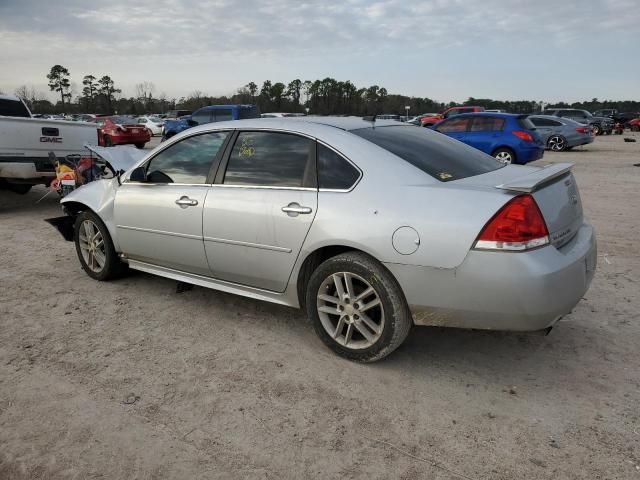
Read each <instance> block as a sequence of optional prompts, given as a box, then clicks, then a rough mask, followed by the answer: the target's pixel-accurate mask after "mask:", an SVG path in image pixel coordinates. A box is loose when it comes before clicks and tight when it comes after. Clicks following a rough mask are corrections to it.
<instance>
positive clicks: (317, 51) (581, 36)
mask: <svg viewBox="0 0 640 480" xmlns="http://www.w3.org/2000/svg"><path fill="white" fill-rule="evenodd" d="M637 7H638V5H637V2H636V0H590V1H589V2H584V1H581V0H564V1H562V2H559V1H557V0H535V1H532V0H511V1H505V0H421V1H419V2H411V1H406V0H378V1H370V0H324V1H321V0H319V1H310V0H298V1H295V0H291V1H290V0H270V1H269V2H264V1H261V0H242V1H239V0H203V1H187V0H136V1H135V2H131V1H129V0H110V1H109V2H87V1H86V0H65V1H64V2H55V4H54V3H53V2H48V1H44V0H42V1H37V0H0V48H1V49H2V50H1V51H2V52H3V57H4V58H3V63H4V64H10V65H16V66H19V65H26V64H31V66H32V65H33V64H34V62H35V63H39V68H40V69H41V70H48V68H49V67H50V65H49V64H51V63H52V61H51V59H52V58H57V59H60V60H59V61H57V63H63V64H64V62H65V61H66V62H68V63H72V62H74V61H77V59H83V60H84V64H86V65H87V68H93V65H107V66H109V68H112V67H115V68H116V72H113V74H114V75H116V76H117V74H118V73H119V72H117V70H118V69H119V68H122V66H123V65H126V66H128V67H129V68H130V69H131V68H135V67H136V65H138V64H144V65H145V66H146V65H150V64H151V63H153V65H151V66H152V67H154V68H157V66H158V65H166V66H167V68H178V69H184V72H185V73H186V72H191V74H193V73H194V72H197V71H198V69H199V64H202V63H204V62H217V63H219V64H220V65H223V64H225V65H229V64H236V65H237V64H238V63H239V62H253V64H254V65H257V66H258V67H257V68H258V69H261V68H260V67H261V66H263V67H265V68H266V67H267V66H269V65H273V64H278V63H287V62H288V63H291V62H300V63H304V62H307V63H308V62H309V59H310V58H318V59H319V60H321V61H322V62H325V63H327V64H326V75H333V76H339V73H336V72H334V71H332V65H333V63H348V62H349V59H358V61H360V60H362V61H365V60H366V61H367V62H374V61H377V62H379V63H380V64H384V63H386V62H387V61H388V60H389V59H391V60H393V59H394V58H397V57H398V55H407V56H412V58H414V59H415V58H420V56H421V55H422V54H424V55H427V54H428V55H432V56H433V55H437V54H440V55H441V56H442V58H441V60H440V62H446V61H447V58H448V57H447V55H448V53H449V52H450V51H451V49H458V50H459V49H465V48H469V49H477V48H478V47H479V46H485V47H486V48H487V49H489V50H492V51H494V52H500V50H501V49H503V48H504V47H505V46H513V45H523V46H528V47H529V48H531V54H532V55H534V54H535V50H536V48H539V46H540V45H544V46H545V47H547V48H548V47H554V46H556V47H558V48H564V49H567V50H571V49H575V48H580V46H581V45H584V44H585V42H588V41H589V40H590V39H591V40H593V39H594V38H598V37H603V36H607V38H609V39H611V38H616V39H618V40H619V41H620V42H625V43H629V42H634V43H635V44H636V45H637V44H638V43H639V42H638V40H639V36H640V34H639V32H638V31H639V30H640V29H638V27H637V25H638V24H640V9H639V8H637ZM374 57H375V59H374ZM67 59H68V60H67ZM367 59H368V60H367ZM29 68H30V67H29ZM29 68H27V69H26V70H25V72H27V73H29V72H30V71H31V70H29ZM266 69H267V70H268V68H266ZM2 70H5V69H2ZM156 71H157V70H156ZM3 82H4V83H10V82H15V71H14V74H11V73H10V72H5V73H3V72H0V84H1V83H3ZM20 83H25V82H24V81H22V82H20Z"/></svg>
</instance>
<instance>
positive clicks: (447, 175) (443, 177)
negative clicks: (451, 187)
mask: <svg viewBox="0 0 640 480" xmlns="http://www.w3.org/2000/svg"><path fill="white" fill-rule="evenodd" d="M438 176H439V177H440V180H449V179H450V178H453V175H451V174H450V173H448V172H440V173H439V174H438Z"/></svg>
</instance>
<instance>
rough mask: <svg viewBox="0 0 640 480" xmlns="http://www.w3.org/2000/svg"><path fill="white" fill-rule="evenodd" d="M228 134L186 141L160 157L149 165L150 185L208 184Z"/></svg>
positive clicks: (203, 136)
mask: <svg viewBox="0 0 640 480" xmlns="http://www.w3.org/2000/svg"><path fill="white" fill-rule="evenodd" d="M226 137H227V132H213V133H205V134H203V135H196V136H193V137H188V138H185V139H184V140H181V141H179V142H177V143H175V144H173V145H171V146H170V147H169V148H167V149H166V150H163V151H162V152H160V153H159V154H158V155H156V156H155V157H153V158H152V159H151V161H150V162H149V163H148V164H147V181H148V182H149V183H189V184H204V183H206V182H207V176H208V175H209V169H210V168H211V164H212V163H213V160H214V158H215V157H216V155H217V154H218V151H219V150H220V147H221V146H222V144H223V143H224V140H225V138H226Z"/></svg>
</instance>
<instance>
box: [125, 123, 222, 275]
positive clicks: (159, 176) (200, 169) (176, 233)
mask: <svg viewBox="0 0 640 480" xmlns="http://www.w3.org/2000/svg"><path fill="white" fill-rule="evenodd" d="M228 135H229V134H228V133H227V132H212V133H204V134H199V135H192V136H190V137H187V138H184V139H182V140H180V141H179V142H177V143H174V144H173V145H170V146H169V147H168V148H165V149H164V150H161V151H160V152H159V153H158V154H157V155H155V156H154V157H152V158H151V159H150V160H149V161H148V162H147V163H146V164H145V165H144V168H145V169H146V172H147V180H146V181H144V182H134V181H131V180H126V181H125V182H124V183H123V184H122V186H121V187H120V188H118V190H117V193H116V198H115V206H114V217H115V221H116V228H117V232H118V240H119V243H120V247H121V249H122V252H123V253H125V254H126V255H127V256H128V257H129V258H131V259H134V260H139V261H142V262H146V263H151V264H154V265H160V266H164V267H168V268H172V269H176V270H180V271H185V272H190V273H197V274H203V275H207V274H208V273H209V267H208V264H207V258H206V256H205V251H204V243H203V239H202V211H203V209H204V205H205V200H206V198H207V194H208V192H209V188H210V181H211V180H210V178H211V177H210V170H211V168H212V165H213V164H214V161H215V160H216V159H218V160H219V158H220V157H221V156H222V146H223V144H224V142H225V139H226V138H227V136H228Z"/></svg>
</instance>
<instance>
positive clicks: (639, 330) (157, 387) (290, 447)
mask: <svg viewBox="0 0 640 480" xmlns="http://www.w3.org/2000/svg"><path fill="white" fill-rule="evenodd" d="M625 136H634V137H635V138H637V139H638V140H639V141H638V143H624V142H623V139H622V137H619V136H610V137H598V138H597V139H596V141H595V143H593V144H592V145H590V146H587V147H585V148H583V149H576V150H575V151H572V152H564V153H556V154H552V153H547V154H545V161H552V162H555V161H572V162H575V164H576V165H575V168H574V172H575V176H576V178H577V180H578V184H579V186H580V189H581V193H582V200H583V204H584V208H585V212H586V215H587V216H588V218H589V219H590V221H591V222H592V223H593V224H594V226H595V228H596V230H597V234H598V242H599V258H598V260H599V263H598V271H597V274H596V276H595V279H594V281H593V284H592V286H591V289H590V290H589V291H588V292H587V294H586V297H585V298H584V299H583V300H582V301H581V302H580V303H579V305H578V306H577V307H576V309H575V311H574V312H573V313H572V314H571V315H569V316H568V317H566V318H565V319H564V320H563V321H562V322H561V323H560V324H559V325H558V327H557V328H555V329H554V330H553V331H552V332H551V334H550V335H549V336H548V337H542V336H534V335H521V334H506V333H491V332H479V331H464V330H453V329H441V328H427V327H420V328H414V329H413V330H412V332H411V334H410V336H409V338H408V340H407V342H406V343H405V344H404V345H403V346H402V347H401V348H400V349H399V350H398V351H396V352H395V353H394V354H392V355H391V356H390V357H388V358H387V359H386V360H384V361H382V362H379V363H376V364H373V365H360V364H355V363H350V362H347V361H345V360H342V359H340V358H338V357H337V356H335V355H334V354H332V353H331V352H330V351H329V350H328V349H327V348H325V347H324V346H323V345H322V344H321V342H320V340H319V339H318V338H316V336H315V334H314V333H313V331H312V328H311V326H310V324H309V323H308V321H307V320H306V319H305V316H304V315H303V314H302V313H300V312H299V311H296V310H292V309H288V308H284V307H279V306H274V305H270V304H267V303H261V302H258V301H253V300H249V299H246V298H241V297H237V296H232V295H228V294H224V293H219V292H215V291H212V290H206V289H203V288H198V287H196V288H194V289H193V290H192V291H188V292H184V293H180V294H178V293H176V284H175V282H173V281H170V280H166V279H162V278H158V277H153V276H150V275H146V274H133V275H131V276H129V277H127V278H125V279H122V280H119V281H116V282H113V283H98V282H95V281H93V280H91V279H89V278H88V277H87V276H86V275H85V274H84V272H83V271H82V270H81V268H80V265H79V263H78V260H77V258H76V256H75V251H74V247H73V245H72V244H71V243H68V242H64V241H63V240H62V238H61V237H60V236H59V235H58V233H57V232H55V231H54V230H53V228H52V227H51V226H49V225H48V224H46V223H45V222H44V221H43V219H44V218H47V217H52V216H58V215H59V212H60V209H59V206H58V204H57V199H56V198H55V197H54V196H53V195H50V196H48V197H47V198H45V199H44V200H42V201H41V202H40V203H38V204H36V200H38V199H39V198H40V197H41V196H42V195H43V194H44V193H45V190H44V189H43V188H36V189H34V190H33V191H32V192H31V193H29V194H27V195H25V196H18V195H14V194H10V193H7V192H0V479H2V480H5V479H21V480H22V479H62V478H64V479H67V478H70V479H94V478H105V479H107V478H108V479H121V478H126V479H189V480H193V479H228V478H248V479H289V478H291V479H297V478H325V479H338V478H340V479H343V478H346V479H356V478H357V479H365V478H366V479H386V478H400V479H414V478H416V479H418V478H426V479H459V478H463V479H514V478H522V479H528V480H530V479H640V353H639V345H640V305H639V303H638V301H639V299H640V241H639V239H638V236H639V234H640V168H639V167H634V166H633V165H632V164H634V163H638V162H640V135H638V134H626V135H625Z"/></svg>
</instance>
